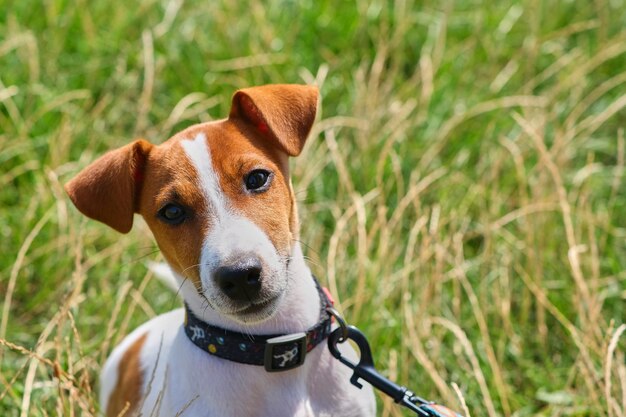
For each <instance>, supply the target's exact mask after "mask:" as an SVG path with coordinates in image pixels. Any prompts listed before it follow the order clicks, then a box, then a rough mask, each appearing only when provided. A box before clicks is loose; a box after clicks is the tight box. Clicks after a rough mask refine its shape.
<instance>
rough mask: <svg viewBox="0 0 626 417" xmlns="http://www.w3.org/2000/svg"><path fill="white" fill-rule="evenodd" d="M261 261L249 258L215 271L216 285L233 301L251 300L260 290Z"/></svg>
mask: <svg viewBox="0 0 626 417" xmlns="http://www.w3.org/2000/svg"><path fill="white" fill-rule="evenodd" d="M261 270H262V268H261V262H260V261H259V260H258V259H255V258H251V259H246V260H244V261H240V262H237V263H236V264H234V265H227V266H221V267H219V268H218V269H217V270H216V271H215V281H216V282H217V285H218V287H219V288H220V289H221V290H222V291H223V292H224V294H226V295H227V296H228V297H229V298H231V299H232V300H235V301H251V300H254V299H255V298H257V297H258V295H259V291H261Z"/></svg>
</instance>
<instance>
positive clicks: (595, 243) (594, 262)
mask: <svg viewBox="0 0 626 417" xmlns="http://www.w3.org/2000/svg"><path fill="white" fill-rule="evenodd" d="M625 22H626V5H625V4H624V1H623V0H595V1H583V0H578V1H576V0H570V1H539V0H526V1H521V2H495V1H460V2H452V1H444V2H439V1H428V0H427V1H422V2H413V1H411V0H397V1H371V2H366V1H356V2H336V1H329V0H318V1H310V0H309V1H285V0H269V1H266V2H259V1H252V2H229V1H210V2H204V1H191V0H190V1H184V0H143V1H136V2H109V1H86V0H74V1H72V0H48V1H46V2H31V1H14V0H0V167H1V168H0V237H1V238H0V253H1V254H2V256H1V257H0V302H2V317H1V322H0V415H2V416H31V415H32V416H47V415H65V416H72V415H81V416H91V415H96V414H97V412H98V406H97V399H96V396H95V394H94V392H97V375H98V371H99V367H100V365H101V364H102V363H103V360H104V358H105V357H106V355H107V354H108V353H109V352H110V350H111V349H112V347H113V346H114V344H115V343H117V342H118V341H119V340H120V339H121V338H122V337H123V336H124V335H125V334H127V333H128V332H129V331H130V330H131V329H132V328H134V327H135V326H137V325H138V324H140V323H142V322H144V321H146V320H147V319H148V318H150V317H152V316H154V315H155V314H158V313H161V312H165V311H167V310H170V309H172V308H174V307H177V306H178V305H180V302H179V301H177V300H176V298H175V297H174V295H173V294H172V293H171V292H170V291H169V290H167V289H166V288H164V287H163V286H162V285H161V284H160V283H159V282H158V281H156V280H154V279H152V278H153V277H152V276H151V274H150V273H149V272H148V271H147V270H146V267H145V262H146V261H147V260H152V259H159V254H158V251H157V250H156V246H155V244H154V243H153V241H152V239H151V236H150V234H149V233H148V231H147V228H146V227H145V226H144V225H143V224H142V223H141V222H137V223H136V225H137V226H136V227H135V229H134V230H133V231H132V232H131V233H130V234H129V235H125V236H121V235H119V234H116V233H115V232H114V231H112V230H110V229H108V228H106V227H105V226H102V225H100V224H97V223H96V222H93V221H88V220H86V219H84V218H83V217H82V216H81V215H79V214H78V212H77V211H76V210H75V209H74V208H73V207H72V206H71V205H70V204H69V200H68V199H67V198H66V196H65V194H64V192H63V190H62V184H63V183H65V182H66V181H67V180H68V179H69V178H71V176H72V175H73V174H75V173H76V172H77V171H78V170H79V169H80V168H81V167H83V166H85V165H86V164H87V163H89V162H90V161H92V160H94V159H95V158H96V157H97V156H98V155H100V154H101V153H103V152H105V151H106V150H109V149H112V148H114V147H117V146H121V145H123V144H126V143H128V142H129V141H131V140H132V139H133V138H135V137H138V136H141V137H145V138H148V139H149V140H151V141H153V142H155V143H159V142H162V141H164V140H166V139H167V138H168V137H169V136H170V135H171V134H173V133H174V132H176V131H177V130H180V129H182V128H184V127H186V126H189V125H190V124H193V123H197V122H200V121H207V120H212V119H218V118H221V117H224V116H226V115H227V114H228V109H229V106H230V96H231V95H232V93H233V92H234V91H235V90H236V89H238V88H241V87H245V86H250V85H257V84H263V83H283V82H290V83H317V84H318V85H319V86H320V88H321V92H322V104H321V117H320V118H319V121H318V123H317V125H316V127H315V129H314V132H313V134H312V136H311V138H310V140H309V144H308V145H307V148H306V150H305V152H304V154H303V155H302V156H301V157H300V158H299V159H297V160H295V161H294V163H293V167H294V169H293V172H294V183H295V187H296V193H297V196H298V199H299V203H300V212H301V213H300V214H301V217H302V219H303V222H302V229H303V230H302V240H303V242H304V243H305V244H306V247H305V248H304V250H305V254H306V255H307V256H308V257H309V258H310V259H311V266H312V269H313V271H314V272H315V273H316V275H317V276H318V277H321V279H322V280H323V281H324V282H325V283H327V284H328V285H329V286H330V288H331V290H332V292H333V293H334V294H335V296H336V297H337V299H338V302H339V304H340V307H341V308H342V309H343V311H344V312H345V314H346V317H347V318H348V319H349V321H350V322H352V323H355V324H357V325H358V326H359V327H361V328H362V329H363V330H364V331H365V332H366V333H367V334H368V335H369V337H370V340H371V343H372V346H373V349H374V354H375V359H376V361H377V364H378V367H379V368H380V369H381V370H382V371H383V372H384V373H385V374H387V375H389V376H390V377H392V378H394V379H395V380H397V381H398V382H399V383H402V384H405V385H408V386H410V387H411V388H413V389H414V390H415V391H416V392H417V393H418V394H419V395H422V396H424V397H426V398H431V399H436V400H439V401H441V402H443V403H445V404H448V405H449V406H451V407H453V408H456V409H457V410H460V411H464V412H465V413H467V414H471V415H472V416H489V417H493V416H507V417H508V416H520V417H521V416H531V415H538V416H605V415H606V416H611V417H619V416H621V417H624V416H625V415H626V361H625V347H626V342H625V340H626V336H625V335H624V333H625V330H626V328H625V326H624V319H625V317H626V312H625V308H624V306H625V304H626V216H625V215H624V213H625V211H626V192H625V187H624V174H625V168H624V158H625V141H624V129H623V128H624V122H625V120H626V111H625V110H624V107H625V106H626V87H625V84H626V29H625ZM346 383H348V382H347V381H346ZM378 403H379V411H380V415H382V416H400V415H407V414H403V412H402V411H401V410H399V409H398V408H397V407H396V406H395V405H394V404H393V403H392V402H390V401H388V400H386V399H383V398H382V397H379V401H378Z"/></svg>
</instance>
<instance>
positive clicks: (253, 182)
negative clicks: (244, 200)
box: [245, 169, 272, 192]
mask: <svg viewBox="0 0 626 417" xmlns="http://www.w3.org/2000/svg"><path fill="white" fill-rule="evenodd" d="M271 179H272V173H271V172H269V171H266V170H264V169H255V170H254V171H252V172H250V173H248V175H246V177H245V183H246V189H248V190H249V191H256V192H261V191H265V190H267V188H268V187H269V186H270V182H271Z"/></svg>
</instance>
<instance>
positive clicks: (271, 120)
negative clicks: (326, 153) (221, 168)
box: [229, 84, 318, 156]
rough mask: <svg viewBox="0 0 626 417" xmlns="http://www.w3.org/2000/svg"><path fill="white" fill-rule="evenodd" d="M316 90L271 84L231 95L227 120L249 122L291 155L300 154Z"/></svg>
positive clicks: (314, 109) (310, 121)
mask: <svg viewBox="0 0 626 417" xmlns="http://www.w3.org/2000/svg"><path fill="white" fill-rule="evenodd" d="M317 99H318V90H317V87H313V86H307V85H296V84H273V85H264V86H260V87H251V88H244V89H242V90H239V91H237V92H236V93H235V95H234V96H233V104H232V107H231V110H230V116H229V118H230V119H240V120H243V121H244V122H246V123H249V124H251V125H252V126H253V128H254V129H256V130H257V131H258V132H259V133H260V134H261V135H264V136H266V137H268V138H270V139H271V140H274V141H276V143H277V144H278V145H279V146H280V148H281V149H282V150H283V151H285V152H286V153H287V154H288V155H290V156H297V155H299V154H300V152H302V148H303V147H304V142H305V141H306V139H307V136H308V135H309V132H310V131H311V127H312V126H313V122H314V121H315V113H316V112H317Z"/></svg>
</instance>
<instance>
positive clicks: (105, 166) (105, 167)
mask: <svg viewBox="0 0 626 417" xmlns="http://www.w3.org/2000/svg"><path fill="white" fill-rule="evenodd" d="M151 148H152V144H150V143H148V142H146V141H145V140H137V141H135V142H133V143H131V144H129V145H126V146H124V147H122V148H119V149H116V150H114V151H111V152H108V153H106V154H104V155H103V156H102V157H100V158H99V159H97V160H96V161H95V162H93V163H91V164H90V165H89V166H87V167H86V168H85V169H83V170H82V171H81V172H79V173H78V175H77V176H76V177H74V178H73V179H72V180H71V181H70V182H68V183H67V184H66V185H65V191H66V192H67V194H68V195H69V196H70V198H71V200H72V202H73V203H74V205H75V206H76V208H78V210H80V211H81V213H83V214H84V215H86V216H87V217H91V218H92V219H94V220H98V221H100V222H102V223H104V224H106V225H108V226H111V227H112V228H113V229H115V230H117V231H118V232H121V233H128V232H129V231H130V229H131V227H132V226H133V214H134V213H135V211H136V201H137V198H138V193H139V189H140V187H141V183H142V181H143V170H144V165H145V160H146V157H147V155H148V153H149V152H150V149H151Z"/></svg>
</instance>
